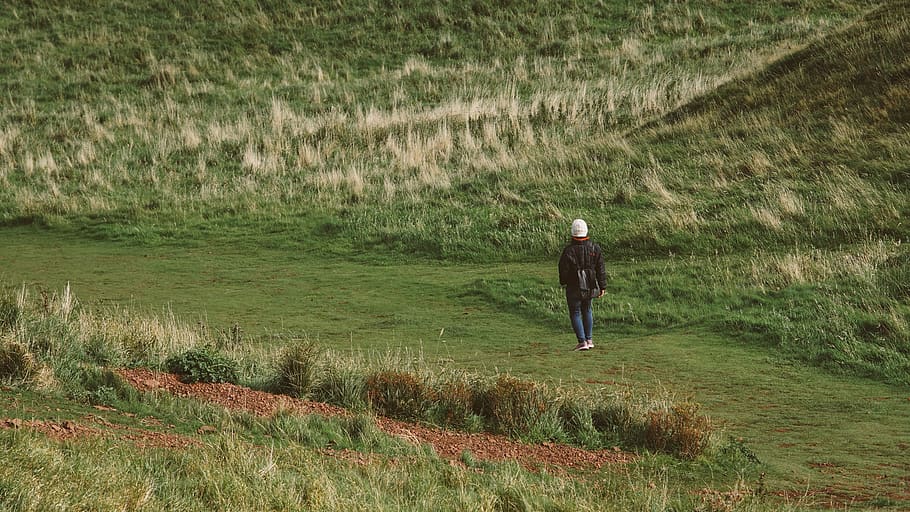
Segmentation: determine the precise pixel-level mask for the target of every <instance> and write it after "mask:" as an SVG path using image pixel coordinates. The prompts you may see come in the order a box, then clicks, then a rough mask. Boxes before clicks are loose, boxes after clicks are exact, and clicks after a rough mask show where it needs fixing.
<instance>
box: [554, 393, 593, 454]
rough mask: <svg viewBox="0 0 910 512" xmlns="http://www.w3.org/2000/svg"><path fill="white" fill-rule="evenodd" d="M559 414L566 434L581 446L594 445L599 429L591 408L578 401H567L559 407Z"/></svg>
mask: <svg viewBox="0 0 910 512" xmlns="http://www.w3.org/2000/svg"><path fill="white" fill-rule="evenodd" d="M558 414H559V419H560V421H561V423H562V426H563V430H564V431H565V432H566V434H568V435H569V436H571V437H572V438H573V439H575V440H576V441H578V442H580V443H581V444H584V445H592V444H594V442H595V438H596V437H597V429H596V428H594V419H593V415H592V411H591V407H589V406H588V405H586V404H583V403H581V402H580V401H579V400H576V399H566V400H563V402H562V403H561V404H560V405H559V409H558Z"/></svg>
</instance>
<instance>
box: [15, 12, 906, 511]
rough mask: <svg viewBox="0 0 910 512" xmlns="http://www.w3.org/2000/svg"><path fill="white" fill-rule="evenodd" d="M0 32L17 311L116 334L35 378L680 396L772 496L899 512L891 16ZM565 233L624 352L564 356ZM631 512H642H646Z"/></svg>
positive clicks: (483, 17)
mask: <svg viewBox="0 0 910 512" xmlns="http://www.w3.org/2000/svg"><path fill="white" fill-rule="evenodd" d="M0 12H2V13H3V14H2V15H0V54H2V55H5V56H6V58H4V59H2V62H0V84H2V86H3V88H4V91H5V92H6V93H7V94H6V95H5V99H4V108H3V109H2V110H0V226H2V228H0V283H2V285H3V287H4V288H8V289H9V290H12V291H13V294H14V293H15V291H16V290H18V289H19V288H20V286H21V284H22V283H26V284H28V285H29V286H30V288H29V289H30V290H32V293H37V291H38V290H45V291H46V292H47V293H48V297H49V298H50V296H52V295H53V294H55V293H57V294H60V293H63V292H62V291H63V290H64V287H65V285H66V283H70V285H71V289H72V291H74V292H75V297H76V298H77V300H79V301H80V303H79V304H77V305H76V306H77V309H78V310H79V311H82V312H85V311H92V312H93V316H92V321H93V322H96V323H97V325H104V328H105V329H106V330H105V331H104V332H107V333H110V334H106V335H103V336H98V337H97V338H96V339H94V340H93V341H92V344H89V345H87V349H86V350H87V353H86V354H83V353H60V354H50V353H48V354H42V357H53V356H60V357H61V358H62V360H65V361H70V360H72V361H77V360H80V361H81V360H86V359H85V358H86V357H88V358H89V360H91V361H92V364H104V363H105V361H103V360H102V359H104V358H107V359H108V360H109V361H108V362H110V361H114V360H116V361H119V362H130V361H140V360H142V361H158V359H156V358H159V359H160V360H163V357H165V356H166V355H167V354H169V353H170V352H171V351H172V350H173V349H174V347H177V346H179V345H180V344H182V343H194V342H195V341H196V340H197V339H198V338H200V337H203V338H205V337H207V338H208V339H212V340H217V342H218V343H220V344H222V345H223V346H226V347H230V349H231V350H236V351H237V352H238V353H239V352H244V351H247V352H249V351H252V353H256V352H261V353H274V352H277V351H278V350H279V349H280V347H281V346H284V345H286V344H288V343H293V342H297V341H300V340H310V341H315V342H318V343H319V344H320V345H324V346H327V347H330V348H331V349H333V350H336V351H350V352H351V353H353V354H384V353H388V352H393V353H394V352H396V351H404V352H405V353H415V354H421V357H424V358H426V359H428V360H430V361H433V362H434V363H435V362H440V363H442V364H444V365H448V366H453V367H458V368H463V369H469V370H480V371H497V370H504V371H509V372H511V373H512V374H515V375H519V376H521V377H525V378H533V379H535V380H540V381H546V382H551V383H552V382H558V381H563V382H567V383H572V384H577V383H584V382H586V381H589V380H590V381H602V382H609V383H611V384H610V386H616V387H622V388H625V387H630V388H634V389H636V390H641V389H650V390H654V389H664V388H665V389H669V390H670V391H671V392H672V393H674V394H677V395H679V396H681V397H683V398H686V397H689V396H691V397H694V399H696V400H697V401H699V402H701V403H702V404H703V406H704V408H705V409H706V410H707V412H708V413H709V414H710V415H711V416H712V417H715V418H718V419H719V420H721V421H723V422H725V423H726V424H727V425H728V428H729V430H730V432H731V433H732V435H734V436H741V437H743V438H745V439H746V443H747V446H748V449H750V450H754V451H755V452H756V453H757V454H758V458H759V459H760V460H762V461H763V463H764V464H766V465H767V470H768V475H769V476H768V482H767V483H768V484H769V485H773V486H775V487H777V488H782V487H790V488H793V489H805V488H811V487H816V484H817V487H816V488H819V487H824V486H826V485H829V484H830V485H832V486H833V487H835V488H838V489H843V492H844V493H845V494H846V495H848V496H849V495H851V493H852V494H860V493H863V494H867V495H876V493H879V495H876V496H875V501H874V502H869V503H865V504H863V506H873V505H874V506H882V507H885V508H887V506H889V504H891V505H893V506H895V507H899V506H900V503H898V502H900V500H897V501H898V502H894V500H895V498H894V496H893V494H894V493H893V492H892V495H889V494H888V492H889V491H888V490H889V489H891V490H894V489H899V488H900V487H899V486H900V484H899V482H900V480H899V479H900V478H905V477H906V471H907V467H906V465H901V463H900V462H898V461H899V460H901V459H902V457H899V456H896V454H902V453H903V451H905V450H906V442H907V440H906V439H905V436H904V437H902V436H903V434H902V431H901V428H900V425H902V424H905V423H906V407H905V404H906V403H908V402H907V401H906V395H907V392H906V389H907V385H908V384H910V327H908V326H910V306H908V304H907V297H908V289H907V285H906V283H907V282H908V281H910V278H908V259H907V249H906V247H905V242H906V240H907V229H906V225H905V224H906V218H907V216H908V214H910V202H908V200H907V183H908V174H907V169H906V165H905V164H904V162H906V161H908V160H910V139H908V133H910V130H908V129H907V128H908V123H910V117H908V116H910V114H908V110H907V108H908V107H907V105H910V97H908V96H907V91H908V90H910V87H908V81H910V75H908V69H910V68H908V61H907V57H906V56H907V55H910V47H908V41H910V9H908V3H907V2H903V1H896V2H886V3H882V4H880V5H871V4H868V3H865V2H828V1H822V0H817V1H815V0H814V1H809V2H798V3H793V2H790V3H780V2H739V3H730V2H726V3H724V2H721V3H718V2H710V1H700V0H696V1H690V2H686V3H668V4H665V5H649V4H634V3H633V4H627V3H616V2H607V3H603V4H600V5H599V4H595V3H592V2H581V3H577V2H534V3H531V2H518V3H511V4H510V5H509V6H508V7H502V8H496V9H493V8H491V7H490V6H488V5H486V4H484V3H482V2H473V3H459V4H457V5H444V4H438V3H431V2H418V3H411V4H408V5H407V7H404V6H380V5H377V4H376V3H374V2H370V1H359V0H358V1H354V2H344V3H343V4H342V5H339V4H338V3H337V2H316V3H308V4H306V5H297V4H294V3H290V2H265V3H262V2H260V3H257V4H253V3H250V2H246V1H243V0H236V1H233V2H224V3H221V4H218V5H215V4H212V5H207V6H203V7H198V6H193V7H192V8H186V7H181V6H171V5H164V4H160V3H155V2H140V3H131V4H130V5H124V4H119V3H107V4H104V5H97V4H95V3H91V2H86V3H83V4H73V3H53V2H51V3H44V4H41V5H19V4H16V5H12V4H11V5H6V6H4V8H2V9H0ZM575 217H584V218H585V219H586V220H587V221H588V224H589V226H590V227H591V230H592V234H594V236H595V238H597V239H598V241H600V242H601V244H602V245H603V246H604V248H605V252H606V255H607V258H608V267H609V271H610V274H611V281H610V284H609V287H608V295H607V296H606V297H605V299H604V300H602V301H599V303H598V306H597V308H598V309H597V312H596V314H597V318H598V327H597V332H598V333H599V334H598V335H597V337H598V340H597V341H598V345H599V346H598V348H601V347H602V348H605V349H607V350H605V351H597V352H596V353H595V352H592V353H590V354H584V355H583V357H579V354H572V353H570V352H568V351H567V350H566V349H567V348H568V345H570V344H571V339H570V338H571V336H569V335H568V333H567V330H568V327H567V323H566V321H565V318H564V316H565V313H564V311H563V309H564V306H563V299H562V297H561V295H560V290H559V289H558V288H557V287H556V286H555V278H554V274H555V272H554V270H555V257H556V256H557V255H558V251H559V250H560V248H561V245H562V243H563V242H564V240H565V233H566V231H567V226H568V224H569V223H570V222H571V220H572V219H573V218H575ZM11 296H12V295H11ZM4 311H7V312H8V311H12V309H11V308H9V307H6V306H4V304H3V303H0V327H3V326H4V325H7V324H12V323H15V322H16V321H17V320H16V319H15V318H12V317H5V316H3V312H4ZM137 311H138V313H139V314H140V315H142V316H141V318H142V319H143V320H136V316H135V315H136V314H137ZM58 313H60V312H58ZM58 316H59V315H58ZM55 318H56V317H55ZM133 322H138V323H139V326H140V328H139V329H137V328H136V326H134V325H133V324H132V323H133ZM182 322H186V323H187V325H192V328H188V329H183V328H181V329H177V330H175V331H172V332H176V333H179V335H178V338H179V339H173V340H170V341H169V342H167V343H158V344H149V343H147V341H148V340H147V339H144V338H142V337H141V336H136V334H135V333H136V332H140V333H141V332H150V333H160V332H169V331H168V329H173V328H174V327H175V326H177V325H180V324H181V323H182ZM197 324H198V325H197ZM32 327H33V330H32V332H34V333H37V334H35V336H36V337H37V338H40V339H38V341H41V340H45V341H48V340H58V339H62V340H68V339H71V338H72V337H73V336H74V332H73V328H72V326H70V325H69V324H68V323H67V322H66V321H62V322H60V321H46V322H39V323H36V324H35V325H33V326H32ZM197 329H198V331H197ZM37 338H36V339H37ZM124 340H134V341H135V343H134V344H132V345H130V344H128V343H123V341H124ZM45 344H46V345H53V343H50V342H48V343H45ZM39 345H40V343H39ZM60 346H63V347H66V346H69V345H66V344H62V345H60ZM111 346H117V347H122V349H121V350H120V352H117V353H113V352H111V350H110V348H109V347H111ZM102 356H103V357H102ZM93 357H94V358H95V359H91V358H93ZM80 371H81V369H80V367H79V365H78V364H74V365H70V366H68V367H64V366H61V368H60V371H59V372H58V373H59V375H58V376H57V377H58V379H61V380H62V381H64V383H66V384H67V385H70V386H79V385H81V384H80V383H79V382H78V381H79V378H80V377H79V376H80ZM264 371H265V365H264V363H256V362H250V361H247V362H246V363H245V367H244V368H243V369H242V372H244V373H245V375H246V376H247V377H249V378H253V377H254V376H256V375H259V376H260V377H261V376H262V375H263V372H264ZM832 390H836V392H834V391H832ZM885 397H887V399H883V398H885ZM757 403H758V404H761V405H760V408H759V409H758V410H756V409H755V404H757ZM23 442H24V443H26V444H29V443H33V442H34V441H33V440H31V439H28V440H25V441H23ZM204 456H209V455H204ZM204 456H203V455H200V457H204ZM822 459H825V460H822ZM829 459H830V460H829ZM822 462H824V463H831V464H835V465H834V466H831V465H819V464H821V463H822ZM650 463H653V464H655V465H656V466H660V465H661V464H662V462H661V461H660V460H656V461H651V462H649V464H650ZM668 464H671V465H672V464H673V463H668ZM811 464H816V467H813V466H811ZM825 468H827V469H825ZM832 468H834V469H832ZM881 468H886V469H881ZM719 471H720V472H722V473H724V475H725V476H724V478H726V480H725V481H726V482H727V483H728V484H730V485H732V480H731V478H732V476H731V474H730V472H729V470H727V469H724V470H719ZM878 471H881V472H882V474H883V475H884V477H882V478H878V477H877V476H876V474H878V473H877V472H878ZM696 474H698V475H702V473H701V472H696ZM853 475H862V476H861V477H860V478H861V483H859V484H856V483H855V482H852V481H851V478H854V476H853ZM499 477H501V478H506V477H505V476H503V475H499ZM522 478H524V477H522ZM672 478H673V479H682V475H681V474H680V473H673V474H672ZM533 485H537V484H533ZM681 485H690V488H689V490H692V489H693V488H694V486H697V485H698V484H697V483H695V482H694V481H693V482H685V483H683V484H681ZM850 485H856V486H858V487H860V488H862V489H865V491H863V492H861V490H858V489H857V488H856V487H852V488H851V487H850ZM380 487H381V486H380ZM632 487H633V491H631V494H630V496H632V495H635V496H638V497H637V498H635V500H633V501H634V503H633V502H630V503H629V506H628V507H627V508H648V507H646V505H648V504H649V503H650V504H652V505H653V504H654V503H656V502H648V501H647V500H648V499H651V498H654V497H655V494H654V493H652V494H650V495H648V491H644V490H643V488H642V487H641V486H638V485H634V486H632ZM656 488H657V489H658V490H660V485H658V486H657V487H656ZM238 489H243V487H242V486H240V487H238ZM535 489H536V491H535V492H538V493H539V492H541V491H540V489H541V488H539V487H537V488H535ZM866 491H868V492H866ZM238 492H239V493H240V494H243V493H245V492H247V491H238ZM249 492H253V491H249ZM490 492H492V493H493V494H495V495H496V496H497V498H496V499H493V498H490V497H489V496H492V495H493V494H484V496H486V498H484V499H486V500H487V501H483V503H486V504H491V503H494V502H495V503H498V504H499V505H501V507H500V508H509V507H512V508H518V509H520V508H522V506H524V505H528V506H527V507H525V508H545V507H546V506H548V505H547V504H545V503H537V502H534V503H523V501H522V500H524V499H525V498H527V496H525V498H521V499H518V498H516V497H515V496H516V495H515V494H514V493H510V492H505V491H503V492H504V493H505V494H502V493H499V491H490ZM521 492H525V491H521ZM521 492H519V495H522V494H521ZM497 493H499V494H497ZM636 493H637V494H636ZM178 494H179V493H178ZM236 496H239V495H235V498H234V499H238V500H239V499H240V498H237V497H236ZM358 496H361V497H362V496H363V495H358ZM522 496H524V495H522ZM648 496H650V498H649V497H648ZM181 499H182V498H181ZM369 499H370V498H367V497H362V500H361V502H366V501H369ZM585 499H587V498H578V500H579V501H578V502H579V503H583V502H585V501H584V500H585ZM497 500H498V501H497ZM532 501H533V500H532ZM571 501H572V500H571V499H567V502H571ZM404 502H405V503H408V504H409V505H414V503H415V502H413V501H407V500H405V501H404ZM892 502H894V503H892ZM72 503H75V502H72ZM248 503H250V505H249V506H250V507H251V508H260V507H261V506H262V503H263V502H259V501H250V502H248ZM253 503H255V506H254V505H252V504H253ZM459 503H461V504H462V505H465V506H467V504H470V505H471V506H473V505H476V504H477V502H473V501H471V502H468V501H462V502H459ZM434 504H435V505H438V503H434ZM664 504H665V503H664ZM336 505H337V504H336ZM551 505H552V504H551ZM188 506H189V505H188ZM337 506H339V507H340V506H341V505H337ZM415 506H416V505H415ZM490 506H491V507H493V506H494V505H490ZM554 506H555V505H554ZM35 507H39V505H35ZM443 508H445V507H443ZM469 508H471V507H469ZM579 508H584V506H579ZM658 508H659V507H658ZM664 508H667V507H664Z"/></svg>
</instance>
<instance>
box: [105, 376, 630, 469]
mask: <svg viewBox="0 0 910 512" xmlns="http://www.w3.org/2000/svg"><path fill="white" fill-rule="evenodd" d="M119 374H120V375H121V376H122V377H123V378H124V379H126V380H127V381H128V382H129V383H130V384H132V385H133V386H135V387H136V389H138V390H140V391H155V390H161V391H167V392H168V393H171V394H173V395H176V396H181V397H193V398H197V399H200V400H204V401H207V402H211V403H215V404H219V405H221V406H223V407H226V408H228V409H232V410H242V411H247V412H250V413H253V414H257V415H260V416H268V415H271V414H273V413H275V412H276V411H278V410H283V411H293V412H294V413H296V414H320V415H323V416H343V415H348V414H350V413H349V412H348V411H347V410H345V409H342V408H340V407H335V406H332V405H328V404H324V403H321V402H312V401H308V400H300V399H296V398H291V397H288V396H284V395H275V394H271V393H265V392H262V391H256V390H253V389H249V388H245V387H242V386H236V385H233V384H208V383H195V384H186V383H183V382H180V380H179V379H178V378H177V377H176V376H174V375H171V374H167V373H160V372H154V371H152V370H148V369H142V368H137V369H132V370H120V371H119ZM376 425H377V427H378V428H379V429H380V430H382V431H383V432H386V433H388V434H391V435H394V436H397V437H399V438H402V439H405V440H407V441H409V442H412V443H414V444H429V445H431V446H432V447H433V449H434V450H435V451H436V453H437V454H439V456H440V457H443V458H446V459H449V460H458V459H459V458H460V457H461V454H462V453H464V452H470V453H471V455H472V456H473V457H474V458H476V459H478V460H488V461H502V460H514V461H517V462H519V463H521V464H522V465H524V466H525V467H530V468H537V467H541V466H556V467H561V468H571V469H590V468H594V469H596V468H600V467H603V466H605V465H608V464H618V463H626V462H630V461H632V460H634V458H635V456H634V455H633V454H631V453H628V452H624V451H622V450H619V449H618V448H616V449H613V450H597V451H589V450H583V449H581V448H576V447H573V446H567V445H562V444H557V443H545V444H541V445H531V444H524V443H519V442H516V441H514V440H512V439H509V438H507V437H504V436H500V435H493V434H468V433H465V432H456V431H450V430H444V429H439V428H432V427H427V426H423V425H417V424H413V423H405V422H402V421H398V420H393V419H389V418H381V417H380V418H377V419H376ZM333 453H334V454H337V452H334V451H333ZM350 458H352V459H357V457H353V456H351V457H350ZM358 460H359V459H358Z"/></svg>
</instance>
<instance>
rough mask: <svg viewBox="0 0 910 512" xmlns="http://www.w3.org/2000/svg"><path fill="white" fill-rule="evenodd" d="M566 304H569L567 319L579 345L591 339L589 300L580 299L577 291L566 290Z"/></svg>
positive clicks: (591, 322)
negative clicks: (570, 322)
mask: <svg viewBox="0 0 910 512" xmlns="http://www.w3.org/2000/svg"><path fill="white" fill-rule="evenodd" d="M566 302H567V303H568V304H569V319H570V320H572V330H574V331H575V337H576V338H578V341H579V343H580V342H582V341H586V340H590V339H593V338H591V334H592V332H591V331H593V330H594V311H593V310H592V309H591V299H582V298H581V297H580V296H579V295H578V290H572V289H570V288H566Z"/></svg>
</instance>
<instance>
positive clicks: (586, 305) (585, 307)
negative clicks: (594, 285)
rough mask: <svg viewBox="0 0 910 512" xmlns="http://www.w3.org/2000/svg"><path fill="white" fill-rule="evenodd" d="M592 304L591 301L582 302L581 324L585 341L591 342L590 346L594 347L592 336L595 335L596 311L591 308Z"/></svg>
mask: <svg viewBox="0 0 910 512" xmlns="http://www.w3.org/2000/svg"><path fill="white" fill-rule="evenodd" d="M591 302H592V301H591V299H588V300H583V301H581V322H582V329H583V330H584V335H585V341H587V342H589V343H588V344H589V345H591V346H594V343H593V342H591V340H592V335H593V334H594V332H593V331H594V310H593V308H592V307H591Z"/></svg>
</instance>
